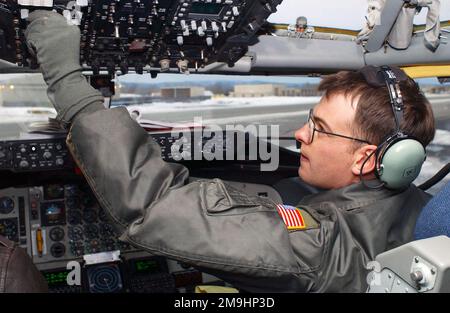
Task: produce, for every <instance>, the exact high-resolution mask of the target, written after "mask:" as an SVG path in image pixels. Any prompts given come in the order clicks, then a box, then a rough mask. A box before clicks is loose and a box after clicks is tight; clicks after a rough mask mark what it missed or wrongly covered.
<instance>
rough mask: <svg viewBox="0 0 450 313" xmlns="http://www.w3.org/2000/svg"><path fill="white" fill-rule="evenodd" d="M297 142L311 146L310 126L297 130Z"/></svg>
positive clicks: (295, 135) (306, 125)
mask: <svg viewBox="0 0 450 313" xmlns="http://www.w3.org/2000/svg"><path fill="white" fill-rule="evenodd" d="M294 137H295V140H297V141H298V142H300V143H302V144H306V145H307V144H309V129H308V124H305V125H303V127H301V128H299V129H297V130H296V131H295V134H294Z"/></svg>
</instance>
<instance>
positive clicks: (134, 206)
mask: <svg viewBox="0 0 450 313" xmlns="http://www.w3.org/2000/svg"><path fill="white" fill-rule="evenodd" d="M29 21H30V25H29V27H28V29H27V30H26V34H25V35H26V38H27V44H28V46H29V48H30V50H31V51H33V53H35V54H36V56H37V59H38V61H39V63H40V66H41V70H42V72H43V76H44V79H45V81H46V82H47V84H48V96H49V98H50V100H51V101H52V103H53V104H54V106H55V108H56V110H57V112H58V114H57V119H58V120H59V121H60V122H61V124H62V125H63V126H64V127H67V128H68V129H69V133H68V137H67V145H68V147H69V149H70V151H71V153H72V155H73V157H74V159H75V160H76V162H77V164H78V166H79V167H80V169H81V170H82V172H83V174H84V175H85V177H86V179H87V181H88V183H89V185H90V187H91V188H92V190H93V192H94V193H95V195H96V197H97V198H98V200H99V201H100V203H101V205H102V206H103V208H104V209H105V211H106V212H107V214H108V215H109V218H110V220H111V222H112V223H113V224H114V225H116V227H117V228H118V229H119V231H120V232H121V237H120V239H121V240H123V241H126V242H129V243H130V244H132V245H135V246H137V247H140V248H143V249H145V250H147V251H148V252H150V253H152V254H155V255H161V256H165V257H167V258H170V259H175V260H179V261H182V262H185V263H188V264H191V265H193V266H195V267H196V268H198V269H199V270H202V271H204V272H207V273H210V274H213V275H215V276H217V277H219V278H222V279H223V280H225V281H227V282H229V283H231V284H232V285H234V286H235V287H236V288H238V289H240V290H243V291H249V292H363V291H365V290H366V289H367V281H366V277H367V274H368V273H369V271H368V270H367V269H366V266H367V264H368V262H370V261H371V260H374V258H375V256H376V255H377V254H379V253H381V252H383V251H386V250H388V249H392V248H394V247H397V246H399V245H402V244H404V243H406V242H408V241H411V240H412V239H413V229H414V226H415V222H416V218H417V216H418V214H419V213H420V211H421V208H422V207H423V206H424V204H425V203H426V202H427V200H428V197H427V196H426V194H425V193H423V192H421V191H420V190H419V189H418V188H416V187H415V186H414V185H412V184H410V183H408V184H407V185H406V186H403V187H402V188H388V187H389V185H385V184H384V183H382V177H383V176H384V175H385V174H386V175H388V176H389V175H390V174H392V173H391V172H390V171H389V170H388V169H389V164H385V167H384V170H385V171H384V173H381V169H380V170H379V171H378V172H377V161H376V159H377V156H378V154H379V151H380V149H379V148H378V147H379V146H380V145H381V143H382V142H385V141H386V137H389V138H391V137H392V136H390V135H391V134H392V132H393V131H394V130H395V129H396V120H397V113H396V115H395V116H394V113H393V109H392V106H391V104H392V103H394V104H395V101H394V102H392V101H391V99H390V96H389V93H388V92H387V86H386V85H383V84H381V86H375V85H373V84H369V83H368V81H370V76H371V73H372V74H373V73H374V72H373V69H372V71H368V72H365V71H367V70H368V69H369V70H370V68H364V69H363V70H361V71H356V72H349V71H344V72H339V73H337V74H335V75H331V76H328V77H326V78H325V79H324V80H323V81H322V83H321V85H320V89H321V90H322V91H324V96H323V97H322V99H321V101H320V103H319V104H318V105H317V106H316V107H315V108H314V109H313V110H312V111H311V112H310V117H309V120H308V123H306V125H304V126H303V127H301V128H300V129H299V130H297V131H296V132H295V138H296V139H297V140H298V141H300V142H301V144H302V149H301V166H300V168H299V175H300V176H301V178H302V179H303V180H304V181H305V182H307V183H309V184H311V185H314V186H316V187H319V188H323V189H326V191H323V192H320V193H318V194H313V195H310V196H307V197H305V198H304V199H302V200H301V201H300V203H298V205H297V206H296V207H290V206H287V205H283V204H279V203H275V202H273V201H272V200H270V199H268V198H264V197H252V196H249V195H246V194H244V193H242V192H241V191H240V190H237V189H235V188H233V187H231V186H229V185H227V184H226V183H224V182H223V181H222V180H220V179H204V180H200V181H195V182H191V183H187V180H188V177H189V172H188V170H187V169H186V168H185V167H184V166H182V165H181V164H177V163H166V162H164V161H163V160H162V158H161V156H160V155H161V151H160V148H159V146H158V144H157V143H156V142H155V141H153V140H152V138H150V137H149V136H148V134H147V132H146V131H145V130H143V129H142V128H141V127H140V126H139V125H138V124H137V123H136V122H135V121H134V120H133V119H132V118H131V117H130V114H129V113H128V111H127V110H126V109H125V108H113V109H106V108H105V107H104V106H103V97H102V95H101V94H100V93H99V92H98V91H96V90H95V89H93V88H92V87H91V86H90V85H89V84H88V83H87V82H86V79H85V78H84V77H83V75H82V73H81V67H80V64H79V49H80V46H79V38H80V33H79V30H78V28H77V27H73V26H68V25H67V22H66V20H65V19H64V18H63V17H62V16H60V15H58V14H56V13H52V12H44V11H35V12H33V13H32V14H30V16H29ZM399 71H400V70H398V71H396V73H397V74H398V75H401V73H403V72H401V73H399ZM375 73H378V72H375ZM403 75H404V76H405V77H406V79H404V80H403V81H401V82H400V87H401V93H402V94H403V103H404V113H405V114H404V116H403V118H402V119H400V127H401V130H402V131H403V132H404V133H407V134H409V135H410V136H412V137H414V138H416V140H415V143H416V144H417V142H419V145H420V147H421V149H422V150H423V149H424V148H423V147H425V146H426V145H427V144H429V143H430V141H431V140H432V139H433V137H434V132H435V128H434V119H433V114H432V110H431V107H430V104H429V102H428V101H427V99H426V98H425V97H424V95H423V94H422V93H421V92H420V90H419V88H418V86H417V85H416V84H415V83H414V81H413V80H411V79H410V78H408V77H407V76H406V75H405V74H403ZM366 76H367V77H366ZM372 76H373V75H372ZM375 76H377V75H375ZM372 79H373V77H372ZM396 91H397V92H400V90H396ZM394 104H392V105H394ZM395 105H397V104H395ZM394 117H395V119H394ZM399 134H400V133H399ZM399 137H401V136H399ZM404 142H406V141H404ZM406 143H407V142H406ZM414 147H415V148H414V149H416V148H417V145H416V146H414ZM408 149H409V148H408ZM416 150H417V149H416ZM408 151H409V150H408ZM421 153H422V155H421V156H420V157H421V158H424V151H423V152H420V153H419V154H421ZM394 154H395V153H394ZM407 156H408V153H405V154H402V155H401V156H400V157H398V153H397V156H396V157H394V159H396V160H397V161H400V162H402V160H403V159H404V158H405V159H406V158H407ZM391 160H392V158H391ZM394 161H395V160H394ZM422 161H423V160H421V162H422ZM394 163H395V162H394ZM419 167H420V166H419ZM414 169H415V168H412V170H414ZM391 170H395V167H394V168H392V166H391ZM407 172H408V171H405V173H407ZM377 173H378V174H377ZM408 173H409V172H408ZM408 175H409V174H408ZM385 180H386V181H388V182H389V184H393V185H395V182H396V178H395V177H394V178H393V179H392V178H391V180H389V178H388V177H387V178H386V179H385ZM397 180H398V179H397ZM377 185H378V186H377ZM393 187H395V186H393Z"/></svg>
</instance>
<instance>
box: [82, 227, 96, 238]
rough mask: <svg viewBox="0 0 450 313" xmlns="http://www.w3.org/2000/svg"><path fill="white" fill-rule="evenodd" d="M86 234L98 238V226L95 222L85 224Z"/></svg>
mask: <svg viewBox="0 0 450 313" xmlns="http://www.w3.org/2000/svg"><path fill="white" fill-rule="evenodd" d="M84 234H85V236H86V238H87V239H94V238H98V227H97V226H96V225H94V224H88V225H85V226H84Z"/></svg>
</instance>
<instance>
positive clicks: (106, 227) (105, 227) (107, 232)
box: [100, 223, 115, 237]
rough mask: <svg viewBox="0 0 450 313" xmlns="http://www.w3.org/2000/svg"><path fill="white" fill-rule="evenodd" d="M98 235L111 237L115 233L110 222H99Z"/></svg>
mask: <svg viewBox="0 0 450 313" xmlns="http://www.w3.org/2000/svg"><path fill="white" fill-rule="evenodd" d="M100 235H101V236H102V237H113V236H114V235H115V233H114V228H113V227H112V226H111V225H110V224H106V223H104V224H100Z"/></svg>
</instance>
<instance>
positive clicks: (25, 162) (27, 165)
mask: <svg viewBox="0 0 450 313" xmlns="http://www.w3.org/2000/svg"><path fill="white" fill-rule="evenodd" d="M29 166H30V164H29V163H28V161H26V160H22V161H20V163H19V167H20V168H27V167H29Z"/></svg>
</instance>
